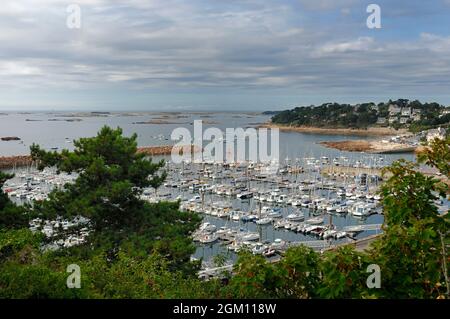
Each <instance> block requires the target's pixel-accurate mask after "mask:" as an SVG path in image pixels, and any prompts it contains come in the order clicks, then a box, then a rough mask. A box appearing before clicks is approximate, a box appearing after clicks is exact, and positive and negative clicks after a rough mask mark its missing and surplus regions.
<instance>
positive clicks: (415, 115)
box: [412, 113, 422, 122]
mask: <svg viewBox="0 0 450 319" xmlns="http://www.w3.org/2000/svg"><path fill="white" fill-rule="evenodd" d="M412 119H413V121H414V122H419V121H420V120H421V119H422V114H420V113H418V114H413V116H412Z"/></svg>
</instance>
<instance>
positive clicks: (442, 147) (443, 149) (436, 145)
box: [419, 136, 450, 178]
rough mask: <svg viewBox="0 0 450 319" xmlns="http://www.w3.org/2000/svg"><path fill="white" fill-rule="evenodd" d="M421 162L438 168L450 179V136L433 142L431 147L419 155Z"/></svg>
mask: <svg viewBox="0 0 450 319" xmlns="http://www.w3.org/2000/svg"><path fill="white" fill-rule="evenodd" d="M419 162H420V163H425V164H426V165H429V166H433V167H435V168H437V169H438V170H439V171H440V172H441V173H442V174H444V175H445V176H446V177H447V178H450V136H447V137H446V139H442V140H441V139H435V140H433V141H431V143H430V145H429V147H428V148H426V149H425V150H424V152H423V153H421V154H419Z"/></svg>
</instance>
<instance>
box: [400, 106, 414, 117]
mask: <svg viewBox="0 0 450 319" xmlns="http://www.w3.org/2000/svg"><path fill="white" fill-rule="evenodd" d="M401 113H402V116H406V117H410V116H411V114H412V113H411V108H410V107H404V108H402V111H401Z"/></svg>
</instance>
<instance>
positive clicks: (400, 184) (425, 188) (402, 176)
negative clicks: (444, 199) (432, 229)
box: [381, 160, 445, 227]
mask: <svg viewBox="0 0 450 319" xmlns="http://www.w3.org/2000/svg"><path fill="white" fill-rule="evenodd" d="M387 171H388V172H390V173H391V174H392V177H390V178H389V179H388V180H387V182H386V183H385V184H383V186H382V187H381V194H382V196H383V207H384V215H385V224H386V225H387V226H388V227H391V226H394V225H403V226H405V227H408V226H411V225H413V224H414V222H416V221H418V220H421V219H425V218H436V217H437V216H438V210H437V207H436V205H435V200H437V199H438V195H439V194H440V195H441V196H445V195H444V194H445V188H444V186H443V185H442V184H441V183H438V182H439V181H438V180H437V179H435V178H433V177H431V176H425V175H424V174H422V173H420V172H418V171H417V170H416V165H414V164H412V163H408V162H406V161H404V160H399V161H397V162H395V163H394V164H392V165H391V166H390V167H389V168H388V169H387Z"/></svg>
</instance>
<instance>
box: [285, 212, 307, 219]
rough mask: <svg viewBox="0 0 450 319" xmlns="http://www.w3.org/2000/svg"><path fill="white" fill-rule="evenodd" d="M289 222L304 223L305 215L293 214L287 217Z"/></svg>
mask: <svg viewBox="0 0 450 319" xmlns="http://www.w3.org/2000/svg"><path fill="white" fill-rule="evenodd" d="M286 218H287V219H288V220H289V221H303V220H304V219H305V214H303V213H293V214H289V215H288V216H287V217H286Z"/></svg>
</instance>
